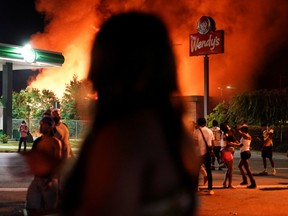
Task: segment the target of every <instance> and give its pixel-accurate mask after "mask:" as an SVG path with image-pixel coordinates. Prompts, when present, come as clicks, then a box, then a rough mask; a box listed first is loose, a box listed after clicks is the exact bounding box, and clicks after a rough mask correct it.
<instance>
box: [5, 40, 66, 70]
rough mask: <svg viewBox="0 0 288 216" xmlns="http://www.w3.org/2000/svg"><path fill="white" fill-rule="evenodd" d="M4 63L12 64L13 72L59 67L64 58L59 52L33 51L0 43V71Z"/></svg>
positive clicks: (28, 48)
mask: <svg viewBox="0 0 288 216" xmlns="http://www.w3.org/2000/svg"><path fill="white" fill-rule="evenodd" d="M6 63H12V64H13V70H26V69H40V68H47V67H60V66H62V64H63V63H64V56H63V55H62V54H61V53H59V52H51V51H47V50H40V49H33V48H31V47H30V46H29V45H26V46H23V47H21V46H15V45H10V44H3V43H0V71H2V70H3V65H4V64H6Z"/></svg>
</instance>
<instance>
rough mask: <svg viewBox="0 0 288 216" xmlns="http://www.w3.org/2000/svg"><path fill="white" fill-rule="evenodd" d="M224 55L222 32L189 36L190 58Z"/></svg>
mask: <svg viewBox="0 0 288 216" xmlns="http://www.w3.org/2000/svg"><path fill="white" fill-rule="evenodd" d="M216 53H224V31H223V30H218V31H211V32H209V33H207V34H205V35H202V34H199V33H197V34H191V35H190V56H198V55H209V54H216Z"/></svg>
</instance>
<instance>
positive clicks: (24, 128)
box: [17, 120, 29, 152]
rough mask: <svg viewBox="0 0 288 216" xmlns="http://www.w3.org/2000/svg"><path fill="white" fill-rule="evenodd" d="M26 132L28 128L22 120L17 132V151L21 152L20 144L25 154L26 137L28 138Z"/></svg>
mask: <svg viewBox="0 0 288 216" xmlns="http://www.w3.org/2000/svg"><path fill="white" fill-rule="evenodd" d="M28 131H29V128H28V126H27V125H26V122H25V121H24V120H23V121H22V123H21V125H20V127H19V132H20V140H19V145H18V151H17V152H20V151H21V145H22V143H23V144H24V150H23V151H24V152H26V147H27V137H28Z"/></svg>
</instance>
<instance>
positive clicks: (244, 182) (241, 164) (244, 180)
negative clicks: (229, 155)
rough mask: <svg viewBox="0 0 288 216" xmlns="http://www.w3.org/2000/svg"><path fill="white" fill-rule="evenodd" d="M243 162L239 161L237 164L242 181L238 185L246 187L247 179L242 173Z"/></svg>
mask: <svg viewBox="0 0 288 216" xmlns="http://www.w3.org/2000/svg"><path fill="white" fill-rule="evenodd" d="M244 161H245V160H243V159H241V160H240V162H239V164H238V168H239V170H240V172H241V175H242V179H243V181H242V182H241V183H240V185H246V184H248V182H247V177H246V175H245V172H244V169H243V164H244Z"/></svg>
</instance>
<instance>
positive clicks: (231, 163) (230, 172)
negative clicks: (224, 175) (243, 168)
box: [228, 160, 234, 188]
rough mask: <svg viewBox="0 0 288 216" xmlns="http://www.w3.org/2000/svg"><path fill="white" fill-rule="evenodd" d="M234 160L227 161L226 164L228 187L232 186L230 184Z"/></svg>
mask: <svg viewBox="0 0 288 216" xmlns="http://www.w3.org/2000/svg"><path fill="white" fill-rule="evenodd" d="M233 166H234V160H231V161H229V166H228V170H229V181H228V187H229V188H234V187H233V185H232V177H233V171H234V168H233Z"/></svg>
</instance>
